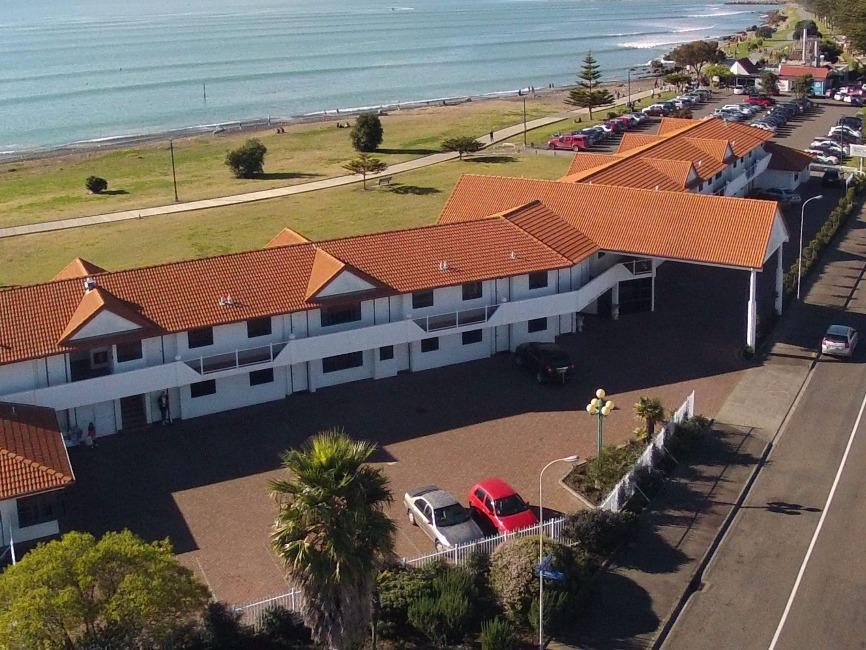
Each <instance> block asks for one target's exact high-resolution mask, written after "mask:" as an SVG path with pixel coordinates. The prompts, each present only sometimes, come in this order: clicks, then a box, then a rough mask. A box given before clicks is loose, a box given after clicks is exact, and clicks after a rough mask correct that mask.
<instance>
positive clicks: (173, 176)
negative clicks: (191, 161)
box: [168, 140, 178, 203]
mask: <svg viewBox="0 0 866 650" xmlns="http://www.w3.org/2000/svg"><path fill="white" fill-rule="evenodd" d="M168 149H169V151H170V152H171V182H172V184H173V185H174V202H175V203H177V201H178V199H177V173H176V172H175V170H174V140H169V141H168Z"/></svg>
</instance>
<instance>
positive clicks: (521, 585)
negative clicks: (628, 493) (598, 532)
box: [490, 537, 585, 623]
mask: <svg viewBox="0 0 866 650" xmlns="http://www.w3.org/2000/svg"><path fill="white" fill-rule="evenodd" d="M544 554H545V555H551V556H552V557H553V559H552V561H551V563H550V564H551V566H550V568H551V569H552V570H554V571H561V572H562V573H564V574H565V582H564V583H563V584H562V589H563V590H565V591H570V592H571V591H576V590H577V589H578V588H579V586H580V582H581V578H582V576H583V574H584V571H585V566H584V560H583V558H582V557H581V556H578V555H577V553H576V552H575V551H574V550H573V549H571V548H570V547H568V546H566V545H565V544H560V543H559V542H554V541H553V540H549V539H545V540H544ZM537 565H538V538H537V537H522V538H520V539H512V540H509V541H507V542H504V543H503V544H500V545H499V546H498V547H497V548H496V550H495V551H494V552H493V555H492V556H491V558H490V586H491V588H492V589H493V593H494V594H495V595H496V599H497V601H498V602H499V606H500V607H501V608H502V611H503V613H504V614H505V616H506V617H507V618H508V619H509V620H511V621H512V622H514V623H523V622H524V621H526V617H527V616H528V614H529V611H530V607H531V606H532V601H533V599H537V598H538V576H537V575H536V572H535V570H536V567H537Z"/></svg>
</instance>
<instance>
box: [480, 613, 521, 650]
mask: <svg viewBox="0 0 866 650" xmlns="http://www.w3.org/2000/svg"><path fill="white" fill-rule="evenodd" d="M515 644H516V638H515V635H514V627H512V625H511V623H509V622H508V621H507V620H506V619H504V618H499V617H498V616H497V617H496V618H494V619H492V620H489V621H485V622H484V623H483V624H482V625H481V650H513V649H514V647H515Z"/></svg>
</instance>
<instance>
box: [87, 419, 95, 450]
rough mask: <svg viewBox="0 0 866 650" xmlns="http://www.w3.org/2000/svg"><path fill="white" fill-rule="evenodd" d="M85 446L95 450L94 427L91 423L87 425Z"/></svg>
mask: <svg viewBox="0 0 866 650" xmlns="http://www.w3.org/2000/svg"><path fill="white" fill-rule="evenodd" d="M87 445H88V447H93V448H94V449H96V425H95V424H93V422H91V423H90V424H88V425H87Z"/></svg>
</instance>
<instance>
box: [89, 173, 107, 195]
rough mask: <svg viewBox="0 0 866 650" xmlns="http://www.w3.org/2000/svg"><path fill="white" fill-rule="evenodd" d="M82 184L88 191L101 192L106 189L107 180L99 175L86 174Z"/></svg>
mask: <svg viewBox="0 0 866 650" xmlns="http://www.w3.org/2000/svg"><path fill="white" fill-rule="evenodd" d="M84 186H85V187H86V188H87V191H88V192H92V193H93V194H101V193H102V192H104V191H105V190H107V189H108V181H107V180H105V179H104V178H100V177H99V176H88V177H87V180H85V181H84Z"/></svg>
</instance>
